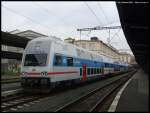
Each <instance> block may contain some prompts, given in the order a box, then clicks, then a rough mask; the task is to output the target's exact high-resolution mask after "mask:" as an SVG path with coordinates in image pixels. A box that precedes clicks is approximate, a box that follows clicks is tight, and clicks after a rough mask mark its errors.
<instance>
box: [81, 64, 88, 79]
mask: <svg viewBox="0 0 150 113" xmlns="http://www.w3.org/2000/svg"><path fill="white" fill-rule="evenodd" d="M82 70H83V71H82V80H87V71H86V70H87V68H86V65H85V64H84V65H82Z"/></svg>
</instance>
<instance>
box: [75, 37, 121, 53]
mask: <svg viewBox="0 0 150 113" xmlns="http://www.w3.org/2000/svg"><path fill="white" fill-rule="evenodd" d="M80 41H85V42H101V43H102V44H104V45H105V46H107V47H109V48H110V49H112V50H113V51H115V52H117V53H119V51H118V50H117V49H116V48H114V47H112V46H111V45H108V44H106V43H104V42H103V41H102V40H98V41H94V40H76V42H80Z"/></svg>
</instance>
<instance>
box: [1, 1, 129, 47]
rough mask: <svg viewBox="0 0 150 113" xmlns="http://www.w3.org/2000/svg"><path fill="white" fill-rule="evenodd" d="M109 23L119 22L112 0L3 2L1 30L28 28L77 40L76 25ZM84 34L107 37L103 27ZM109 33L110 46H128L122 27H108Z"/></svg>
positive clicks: (83, 33) (105, 40)
mask: <svg viewBox="0 0 150 113" xmlns="http://www.w3.org/2000/svg"><path fill="white" fill-rule="evenodd" d="M91 9H92V11H93V12H94V13H95V15H96V16H97V17H95V15H94V14H93V13H92V11H91ZM111 25H120V21H119V16H118V11H117V8H116V4H115V2H58V1H57V2H8V1H7V2H2V30H3V31H12V30H15V29H19V30H21V31H24V30H29V29H30V30H34V31H37V32H40V33H42V34H46V35H53V36H57V37H59V38H61V39H65V38H68V37H72V38H75V39H80V37H79V36H80V35H79V32H78V31H77V29H78V28H86V27H95V26H111ZM116 32H118V34H117V35H115V36H114V34H115V33H116ZM87 34H88V32H82V35H81V39H90V37H92V36H97V37H98V38H99V39H100V40H102V41H104V42H107V38H108V36H109V35H108V31H106V30H101V31H92V32H91V33H90V34H89V35H88V36H87ZM110 36H111V37H112V36H114V37H113V39H112V46H114V47H116V48H117V49H129V46H128V44H127V42H126V39H125V37H124V33H123V31H122V30H120V31H119V29H116V30H111V35H110Z"/></svg>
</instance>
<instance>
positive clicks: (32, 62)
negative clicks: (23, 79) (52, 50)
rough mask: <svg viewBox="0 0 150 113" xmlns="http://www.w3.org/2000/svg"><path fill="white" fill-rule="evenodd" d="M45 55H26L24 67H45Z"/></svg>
mask: <svg viewBox="0 0 150 113" xmlns="http://www.w3.org/2000/svg"><path fill="white" fill-rule="evenodd" d="M46 61H47V54H26V56H25V61H24V66H46Z"/></svg>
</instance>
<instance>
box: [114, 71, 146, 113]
mask: <svg viewBox="0 0 150 113" xmlns="http://www.w3.org/2000/svg"><path fill="white" fill-rule="evenodd" d="M118 100H119V101H118V104H117V107H116V110H115V111H116V112H122V111H123V112H148V111H149V78H148V75H147V74H145V73H144V72H143V70H141V69H140V70H138V71H137V72H136V73H135V74H134V75H133V76H132V78H131V81H130V82H129V83H128V85H127V86H126V88H125V89H124V90H123V92H122V94H121V96H120V99H118Z"/></svg>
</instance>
